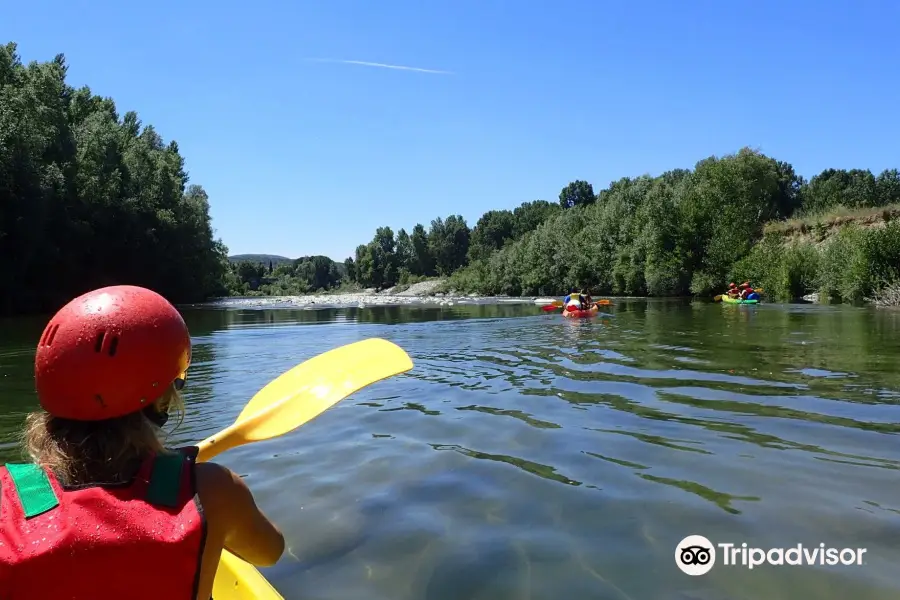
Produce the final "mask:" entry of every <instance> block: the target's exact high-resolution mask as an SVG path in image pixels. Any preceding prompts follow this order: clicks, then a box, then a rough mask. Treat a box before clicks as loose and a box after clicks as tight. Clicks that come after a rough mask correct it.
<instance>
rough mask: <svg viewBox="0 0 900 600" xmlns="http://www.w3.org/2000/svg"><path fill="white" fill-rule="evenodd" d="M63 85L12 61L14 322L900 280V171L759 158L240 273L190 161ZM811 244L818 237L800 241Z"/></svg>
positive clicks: (2, 130) (571, 191)
mask: <svg viewBox="0 0 900 600" xmlns="http://www.w3.org/2000/svg"><path fill="white" fill-rule="evenodd" d="M65 77H66V63H65V59H64V57H63V56H62V55H58V56H56V57H55V58H54V59H53V60H51V61H48V62H43V63H41V62H32V63H30V64H28V65H24V64H22V62H21V60H20V58H19V56H18V54H17V53H16V45H15V44H13V43H10V44H7V45H6V46H4V47H0V253H2V256H4V257H5V258H6V260H4V261H3V262H2V264H0V313H5V314H9V313H16V312H41V311H46V310H53V309H55V308H58V307H59V306H60V305H61V304H62V303H64V302H65V301H67V300H68V299H70V298H71V297H73V296H74V295H77V294H79V293H82V292H84V291H87V290H89V289H91V288H95V287H99V286H101V285H108V284H114V283H132V284H136V285H144V286H147V287H151V288H153V289H156V290H158V291H160V292H161V293H163V294H164V295H166V296H167V297H169V298H170V299H171V300H173V301H175V302H194V301H200V300H204V299H207V298H210V297H215V296H222V295H243V294H271V295H276V294H277V295H290V294H301V293H310V292H316V291H321V290H334V289H338V288H341V287H351V286H355V287H374V288H378V289H384V288H388V287H391V286H394V285H396V284H407V283H414V282H415V281H418V280H421V279H422V278H427V277H437V276H439V277H442V278H445V279H447V283H446V286H447V287H448V288H452V289H456V290H458V291H461V292H477V293H480V294H485V295H498V294H502V295H512V296H515V295H553V294H560V293H562V292H564V291H565V290H567V289H568V288H569V287H570V286H573V285H574V286H579V287H589V288H591V289H592V291H593V292H594V294H607V295H622V294H625V295H651V296H679V295H688V294H698V295H705V294H714V293H718V292H721V291H722V288H723V287H724V286H725V285H726V283H727V282H728V281H729V280H734V279H745V278H748V277H752V278H753V279H754V281H756V282H758V283H760V284H763V285H765V287H766V289H767V293H771V294H772V295H773V296H774V297H777V298H779V299H790V298H793V297H796V296H797V295H802V294H805V293H809V292H811V291H818V292H820V293H822V294H825V295H827V296H829V297H832V298H837V299H841V300H857V299H861V298H865V297H869V296H871V295H872V294H877V293H878V292H879V291H880V290H883V289H885V288H886V287H888V286H890V285H891V284H896V282H897V281H898V280H900V274H898V269H900V225H897V224H895V223H893V222H890V223H887V225H886V226H881V225H884V223H883V222H885V221H890V220H891V219H892V218H893V216H894V215H895V214H897V212H898V211H895V210H894V209H895V208H897V207H895V206H894V205H897V204H900V173H898V171H897V169H887V170H884V171H882V172H881V173H879V174H878V175H875V174H873V173H872V172H871V171H870V170H867V169H851V170H844V169H826V170H824V171H822V172H821V173H819V174H818V175H816V176H814V177H812V178H811V179H810V180H808V181H807V180H806V179H805V178H804V177H802V176H800V175H799V174H797V173H796V172H795V171H794V168H793V167H792V166H791V165H790V164H789V163H787V162H784V161H780V160H777V159H774V158H772V157H769V156H766V155H764V154H762V153H760V152H758V151H755V150H752V149H749V148H744V149H742V150H740V151H738V152H737V153H735V154H731V155H727V156H722V157H716V156H712V157H709V158H706V159H703V160H701V161H699V162H698V163H696V165H694V167H693V169H674V170H671V171H667V172H665V173H663V174H661V175H659V176H656V177H653V176H650V175H642V176H639V177H624V178H622V179H619V180H617V181H614V182H611V183H610V184H609V185H608V186H607V187H606V188H605V189H602V190H600V191H599V192H597V193H595V191H594V187H593V185H592V184H591V183H589V182H587V181H584V180H578V181H573V182H571V183H569V184H568V185H566V186H565V187H564V188H563V189H562V190H561V191H560V193H559V197H558V199H557V200H556V201H553V202H550V201H547V200H533V201H530V202H524V203H522V204H521V205H520V206H518V207H516V208H514V209H508V210H507V209H504V210H489V211H487V212H486V213H484V214H483V215H482V216H481V217H480V218H479V219H478V221H477V222H476V223H475V225H474V227H471V228H470V226H469V224H468V223H467V222H466V220H465V219H464V218H463V217H462V216H461V215H458V214H455V215H454V214H451V215H448V216H443V217H437V218H435V219H434V220H432V221H431V222H430V224H429V226H428V227H427V228H426V227H425V225H423V224H421V223H418V224H416V225H415V226H413V227H412V228H411V230H410V231H409V232H407V230H406V229H403V228H401V229H399V230H397V232H396V234H395V232H394V230H393V229H392V228H391V227H390V226H388V225H385V226H382V227H378V228H377V229H376V231H375V233H374V236H373V238H372V239H371V241H369V242H368V243H366V244H361V245H359V246H358V247H357V248H356V251H355V253H354V256H351V257H348V258H347V259H346V260H344V261H343V262H335V261H333V260H331V259H330V258H328V257H325V256H305V257H301V258H299V259H296V260H294V261H291V262H287V263H279V264H264V263H259V262H250V261H243V262H238V263H232V262H230V261H229V260H228V259H227V248H226V247H225V246H224V245H223V244H222V243H221V241H220V240H217V239H215V237H214V235H213V230H212V226H211V222H210V216H209V198H208V197H207V194H206V192H205V191H204V190H203V188H202V187H200V186H199V185H188V174H187V172H186V170H185V163H184V159H183V157H182V156H181V155H180V153H179V150H178V145H177V144H176V143H175V142H174V141H171V142H169V143H164V141H163V139H162V138H161V136H160V135H159V134H158V133H157V132H156V131H155V129H154V128H153V127H152V125H147V126H144V125H142V124H141V123H140V121H139V120H138V117H137V115H136V113H134V112H127V113H125V114H124V115H121V116H120V115H119V113H118V111H117V109H116V106H115V103H114V102H113V101H112V100H111V99H109V98H103V97H100V96H97V95H95V94H93V93H92V92H91V90H90V89H89V88H87V87H82V88H79V89H75V88H73V87H71V86H69V85H67V84H66V81H65ZM841 211H844V212H847V211H857V212H860V211H862V212H865V211H869V213H870V214H869V221H870V222H871V221H872V219H875V221H879V219H880V222H879V223H878V226H877V227H876V226H873V227H868V228H860V227H847V228H844V229H846V231H843V230H842V231H841V232H840V233H839V234H838V235H835V236H827V235H826V234H827V233H828V232H827V231H826V229H828V226H826V221H827V218H826V217H827V216H828V214H829V213H835V214H837V213H840V212H841ZM879 211H881V212H880V213H879ZM879 215H880V216H879ZM773 224H774V225H777V226H773ZM779 227H780V229H779ZM791 227H794V228H795V229H791ZM795 230H796V231H799V232H800V233H801V234H802V235H799V236H793V237H791V236H786V235H785V231H795ZM796 231H795V232H796ZM826 237H829V243H822V242H823V240H824V239H825V238H826ZM791 239H793V240H794V241H790V240H791ZM7 257H8V258H7Z"/></svg>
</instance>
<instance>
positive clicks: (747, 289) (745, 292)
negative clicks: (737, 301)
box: [740, 281, 759, 300]
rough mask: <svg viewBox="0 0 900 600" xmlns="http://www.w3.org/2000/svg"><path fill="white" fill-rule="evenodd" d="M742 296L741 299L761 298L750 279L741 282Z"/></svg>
mask: <svg viewBox="0 0 900 600" xmlns="http://www.w3.org/2000/svg"><path fill="white" fill-rule="evenodd" d="M740 297H741V300H756V299H757V298H759V294H757V293H756V290H754V289H753V287H752V286H751V285H750V282H749V281H745V282H744V283H742V284H741V291H740Z"/></svg>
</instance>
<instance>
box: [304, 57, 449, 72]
mask: <svg viewBox="0 0 900 600" xmlns="http://www.w3.org/2000/svg"><path fill="white" fill-rule="evenodd" d="M305 60H309V61H313V62H329V63H339V64H343V65H362V66H364V67H378V68H380V69H396V70H398V71H416V72H417V73H435V74H437V75H453V72H452V71H439V70H437V69H422V68H419V67H406V66H404V65H388V64H384V63H376V62H366V61H363V60H340V59H337V58H307V59H305Z"/></svg>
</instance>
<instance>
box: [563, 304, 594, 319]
mask: <svg viewBox="0 0 900 600" xmlns="http://www.w3.org/2000/svg"><path fill="white" fill-rule="evenodd" d="M598 312H600V307H599V306H597V305H596V304H595V305H593V306H592V307H590V308H589V309H587V310H564V311H563V313H562V316H564V317H568V318H570V319H578V318H584V317H593V316H594V315H596V314H597V313H598Z"/></svg>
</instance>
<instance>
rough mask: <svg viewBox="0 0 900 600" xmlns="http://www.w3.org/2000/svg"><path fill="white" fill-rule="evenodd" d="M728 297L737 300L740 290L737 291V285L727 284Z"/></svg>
mask: <svg viewBox="0 0 900 600" xmlns="http://www.w3.org/2000/svg"><path fill="white" fill-rule="evenodd" d="M728 295H729V296H731V297H732V298H737V297H738V296H740V295H741V291H740V289H738V286H737V284H735V283H734V282H733V281H732V282H731V283H729V284H728Z"/></svg>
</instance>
